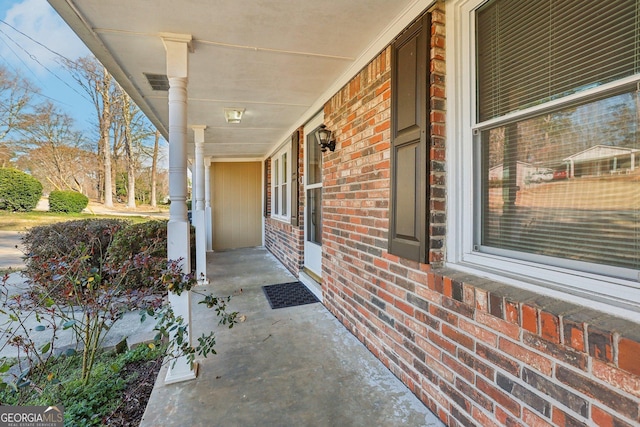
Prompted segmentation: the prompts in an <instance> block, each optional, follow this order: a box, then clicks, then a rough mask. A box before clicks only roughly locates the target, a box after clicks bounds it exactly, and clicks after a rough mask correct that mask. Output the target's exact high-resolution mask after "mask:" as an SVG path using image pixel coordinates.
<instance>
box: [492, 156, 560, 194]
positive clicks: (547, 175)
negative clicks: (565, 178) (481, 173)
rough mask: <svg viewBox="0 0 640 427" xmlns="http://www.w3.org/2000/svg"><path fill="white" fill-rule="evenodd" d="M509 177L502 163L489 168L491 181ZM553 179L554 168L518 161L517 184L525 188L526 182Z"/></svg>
mask: <svg viewBox="0 0 640 427" xmlns="http://www.w3.org/2000/svg"><path fill="white" fill-rule="evenodd" d="M505 179H507V176H506V175H505V170H504V164H502V163H500V164H499V165H496V166H494V167H492V168H489V182H490V183H491V181H502V180H505ZM552 179H553V170H552V169H549V168H544V167H538V166H535V165H532V164H531V163H527V162H517V165H516V185H517V186H518V187H520V188H524V186H525V185H526V184H530V183H540V182H546V181H551V180H552Z"/></svg>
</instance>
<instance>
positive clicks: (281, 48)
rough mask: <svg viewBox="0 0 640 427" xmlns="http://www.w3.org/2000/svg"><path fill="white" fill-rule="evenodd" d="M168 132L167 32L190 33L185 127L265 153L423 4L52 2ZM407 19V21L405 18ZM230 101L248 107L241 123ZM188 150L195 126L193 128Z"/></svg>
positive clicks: (209, 149)
mask: <svg viewBox="0 0 640 427" xmlns="http://www.w3.org/2000/svg"><path fill="white" fill-rule="evenodd" d="M49 2H50V3H51V5H52V6H53V7H54V8H55V9H56V10H57V11H58V13H59V14H60V15H61V16H62V17H63V19H64V20H65V21H67V23H68V24H69V25H70V26H71V28H73V29H74V31H75V32H76V33H77V34H78V35H79V36H80V38H81V39H82V40H83V41H84V42H85V44H86V45H87V46H88V47H89V49H91V51H92V52H93V53H94V54H95V55H96V57H97V58H98V59H100V61H102V63H103V64H104V65H105V66H106V67H107V68H108V69H109V71H110V72H111V74H112V75H113V76H114V77H115V78H116V79H117V80H118V82H119V83H120V85H121V86H122V87H123V88H124V89H125V90H126V91H127V92H128V93H129V94H130V96H131V97H132V98H133V99H134V100H135V101H136V103H137V104H138V105H139V106H140V107H141V108H142V110H143V111H144V112H145V114H146V115H147V116H148V117H149V119H150V120H151V121H152V122H153V123H154V124H155V125H156V126H157V127H158V129H160V131H161V132H162V133H163V134H164V135H165V137H167V136H168V123H169V122H168V103H167V92H163V91H154V90H152V89H151V87H150V85H149V83H148V81H147V79H146V77H145V75H144V73H152V74H166V60H165V50H164V47H163V44H162V41H161V38H160V33H177V34H189V35H191V36H192V37H193V43H192V45H193V49H194V51H193V52H192V53H191V54H190V55H189V86H188V99H189V102H188V118H187V121H188V125H189V126H191V125H206V126H207V129H206V131H205V156H212V157H218V158H263V157H264V156H266V155H268V154H269V152H270V151H271V150H272V149H273V148H274V146H276V145H278V144H279V143H281V142H282V141H284V140H285V139H286V138H287V136H288V135H289V134H290V132H292V131H293V129H294V128H295V127H297V126H299V125H301V124H303V122H304V121H305V120H307V119H309V118H310V116H311V115H313V114H314V113H315V112H316V111H317V110H319V109H320V108H321V107H322V104H323V102H325V101H326V99H324V98H323V96H325V97H326V96H327V95H326V92H327V91H328V90H329V88H330V87H331V86H332V84H334V82H336V81H337V80H339V79H340V77H341V76H344V75H345V73H348V70H349V69H350V68H353V65H354V64H356V63H357V62H358V61H359V60H360V61H361V60H362V56H363V54H364V53H365V52H367V51H368V50H371V46H372V45H373V44H375V43H374V42H375V40H376V39H377V38H378V36H379V35H380V34H382V33H384V32H385V30H386V29H387V28H389V27H390V26H391V25H393V23H394V22H397V21H398V20H402V17H403V16H406V15H409V14H408V13H407V10H409V9H414V8H416V4H418V5H417V6H418V7H419V6H420V5H419V3H425V2H424V1H422V0H393V1H389V0H282V1H271V0H233V1H231V0H218V1H206V0H205V1H203V0H183V1H178V2H177V1H175V0H135V1H132V0H109V1H104V0H49ZM406 19H408V18H405V20H406ZM225 107H238V108H245V109H246V111H245V114H244V117H243V119H242V122H241V123H240V124H228V123H226V122H225V119H224V114H223V109H224V108H225ZM188 141H189V142H190V143H189V153H191V154H192V153H193V143H192V142H193V132H192V131H191V130H189V136H188Z"/></svg>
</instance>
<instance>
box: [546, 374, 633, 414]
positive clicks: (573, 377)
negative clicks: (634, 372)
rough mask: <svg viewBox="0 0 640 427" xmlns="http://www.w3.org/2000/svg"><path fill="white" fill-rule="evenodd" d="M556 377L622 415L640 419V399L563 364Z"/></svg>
mask: <svg viewBox="0 0 640 427" xmlns="http://www.w3.org/2000/svg"><path fill="white" fill-rule="evenodd" d="M556 378H557V379H558V381H560V382H561V383H564V384H566V385H568V386H569V387H572V388H573V389H575V390H578V391H580V392H581V393H584V394H586V395H587V396H589V397H592V398H593V399H595V400H597V401H599V402H602V404H604V405H606V406H608V407H609V408H614V409H615V410H616V412H617V413H618V414H620V415H623V416H625V417H628V418H631V419H638V415H639V408H638V399H631V398H629V397H626V396H623V395H622V394H621V393H618V392H617V391H616V390H614V389H613V388H611V387H607V386H605V385H604V384H602V383H600V382H599V381H595V380H593V379H591V378H589V377H586V376H584V375H580V374H579V373H578V372H576V371H574V370H570V369H567V368H565V367H564V366H562V365H558V366H556Z"/></svg>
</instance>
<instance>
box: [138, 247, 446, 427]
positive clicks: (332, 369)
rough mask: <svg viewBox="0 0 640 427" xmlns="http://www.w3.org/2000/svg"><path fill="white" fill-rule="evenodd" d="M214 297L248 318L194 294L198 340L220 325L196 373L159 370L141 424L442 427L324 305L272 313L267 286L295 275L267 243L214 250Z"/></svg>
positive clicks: (210, 258) (211, 261)
mask: <svg viewBox="0 0 640 427" xmlns="http://www.w3.org/2000/svg"><path fill="white" fill-rule="evenodd" d="M207 261H208V269H207V272H208V277H209V279H210V281H211V284H210V285H207V286H204V287H202V289H203V290H204V291H211V292H213V293H214V294H215V295H231V294H234V293H236V292H237V291H238V290H239V289H241V288H242V290H243V292H242V293H241V294H239V295H236V296H234V297H233V298H232V300H231V303H230V309H231V311H234V310H235V311H238V312H239V314H240V315H244V316H246V320H245V321H244V322H243V323H239V324H237V325H235V326H234V327H233V329H227V328H226V327H223V328H221V327H219V326H217V319H216V318H215V313H214V311H213V310H208V309H206V308H204V307H203V306H202V305H198V304H197V301H199V299H200V297H198V296H197V295H194V296H193V314H192V318H193V319H194V331H193V336H194V337H197V336H200V335H201V334H202V333H203V332H204V333H208V332H209V331H210V330H216V337H217V339H216V341H217V345H216V351H217V352H218V354H217V355H211V356H209V357H208V358H207V359H205V360H201V361H200V369H199V374H198V378H196V379H195V380H192V381H187V382H183V383H177V384H171V385H165V384H164V377H165V375H166V367H165V368H164V369H163V370H162V371H161V372H160V374H159V376H158V379H157V381H156V385H155V387H154V390H153V393H152V394H151V398H150V401H149V404H148V406H147V410H146V412H145V415H144V417H143V419H142V422H141V424H140V425H141V426H221V427H222V426H233V427H250V426H283V427H284V426H297V427H302V426H363V427H364V426H367V427H377V426H401V425H402V426H444V424H443V423H441V422H440V420H439V419H438V418H437V417H436V416H435V415H433V414H432V413H431V412H430V411H429V410H428V409H427V408H426V407H425V406H424V405H423V404H422V403H421V402H420V401H419V400H418V399H417V398H416V397H415V396H414V395H413V394H412V393H411V391H410V390H409V389H408V388H407V387H405V386H404V385H403V384H402V383H401V382H400V381H399V380H398V379H397V378H396V377H395V376H394V375H393V374H392V373H391V372H390V371H389V370H388V369H387V368H386V367H385V366H384V365H383V364H382V363H381V362H380V361H379V360H377V359H376V358H375V357H374V356H373V355H372V354H371V353H370V352H369V351H368V350H367V349H366V347H364V346H363V345H362V344H361V343H360V342H359V341H358V340H357V339H356V338H355V337H354V336H353V335H351V333H350V332H348V331H347V330H346V328H344V326H342V325H341V324H340V323H339V322H338V320H337V319H335V317H334V316H333V315H332V314H331V313H329V311H328V310H327V309H325V308H324V306H323V305H322V304H319V303H316V304H310V305H303V306H298V307H291V308H282V309H276V310H272V309H271V307H270V306H269V303H268V301H267V299H266V297H265V295H264V292H263V291H262V288H261V287H262V286H263V285H271V284H276V283H286V282H291V281H295V280H296V279H295V277H293V276H292V275H291V273H289V272H288V271H287V270H286V269H285V268H284V267H283V266H282V265H281V264H280V263H279V262H278V261H277V260H276V259H275V257H273V256H272V255H271V254H270V253H269V252H268V251H267V250H266V249H264V248H250V249H240V250H234V251H228V252H216V253H209V254H208V259H207Z"/></svg>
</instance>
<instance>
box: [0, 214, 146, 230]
mask: <svg viewBox="0 0 640 427" xmlns="http://www.w3.org/2000/svg"><path fill="white" fill-rule="evenodd" d="M140 215H141V216H119V215H115V214H114V215H104V214H100V215H94V214H90V213H68V214H63V213H55V212H43V211H31V212H8V211H3V210H0V231H26V230H27V229H29V228H31V227H35V226H38V225H47V224H53V223H56V222H63V221H72V220H76V219H89V218H94V219H95V218H121V219H126V220H129V221H131V222H133V223H139V222H146V221H149V220H150V219H153V218H150V217H148V216H143V215H144V213H141V214H140Z"/></svg>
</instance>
